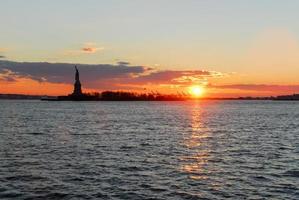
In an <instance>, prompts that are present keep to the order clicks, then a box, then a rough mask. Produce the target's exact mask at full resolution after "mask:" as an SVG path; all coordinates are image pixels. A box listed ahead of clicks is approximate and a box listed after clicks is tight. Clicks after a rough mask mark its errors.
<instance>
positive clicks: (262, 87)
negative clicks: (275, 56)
mask: <svg viewBox="0 0 299 200" xmlns="http://www.w3.org/2000/svg"><path fill="white" fill-rule="evenodd" d="M209 87H210V88H218V89H237V90H247V91H260V92H278V91H283V92H296V91H297V92H298V91H299V85H267V84H234V85H209Z"/></svg>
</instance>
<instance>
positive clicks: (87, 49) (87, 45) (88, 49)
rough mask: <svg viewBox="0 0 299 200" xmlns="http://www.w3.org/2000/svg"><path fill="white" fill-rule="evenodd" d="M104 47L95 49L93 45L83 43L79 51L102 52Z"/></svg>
mask: <svg viewBox="0 0 299 200" xmlns="http://www.w3.org/2000/svg"><path fill="white" fill-rule="evenodd" d="M103 49H104V47H97V46H96V44H95V43H91V42H89V43H85V44H84V46H83V47H82V48H81V51H82V52H84V53H95V52H97V51H99V50H103Z"/></svg>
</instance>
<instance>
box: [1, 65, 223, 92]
mask: <svg viewBox="0 0 299 200" xmlns="http://www.w3.org/2000/svg"><path fill="white" fill-rule="evenodd" d="M75 65H77V67H78V68H79V71H80V74H81V80H82V84H83V86H84V87H85V88H90V89H119V88H125V87H130V88H135V87H142V86H143V85H146V84H153V85H155V84H156V85H159V84H170V85H171V84H172V85H180V86H185V85H188V84H197V83H199V82H200V81H203V80H205V79H207V78H209V77H215V76H221V73H219V72H212V71H205V70H182V71H179V70H163V71H159V70H155V69H154V68H152V67H145V66H141V65H137V66H134V65H130V63H128V62H123V61H121V62H118V63H117V64H94V65H89V64H69V63H47V62H13V61H0V75H1V74H2V75H3V76H4V75H5V76H6V79H7V78H8V77H12V78H14V79H18V78H28V79H32V80H35V81H39V82H49V83H65V84H73V82H74V66H75Z"/></svg>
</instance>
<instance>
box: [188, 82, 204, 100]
mask: <svg viewBox="0 0 299 200" xmlns="http://www.w3.org/2000/svg"><path fill="white" fill-rule="evenodd" d="M190 93H191V94H192V96H194V97H196V98H198V97H201V96H202V95H203V93H204V88H203V87H201V86H198V85H195V86H192V87H190Z"/></svg>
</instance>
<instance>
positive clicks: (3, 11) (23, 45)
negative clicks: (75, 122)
mask: <svg viewBox="0 0 299 200" xmlns="http://www.w3.org/2000/svg"><path fill="white" fill-rule="evenodd" d="M298 7H299V1H296V0H284V1H281V0H221V1H219V0H209V1H207V0H109V1H108V0H106V1H104V0H84V1H82V0H72V1H70V0H51V1H48V0H26V1H24V0H23V1H22V0H1V6H0V24H1V28H0V36H1V37H0V93H22V94H42V95H46V94H47V95H62V94H68V93H70V92H71V91H72V87H73V86H72V84H73V81H74V80H73V78H74V65H75V64H77V65H78V68H79V71H80V72H81V82H82V85H83V87H84V90H85V91H103V90H130V91H139V92H150V91H158V92H163V93H177V92H186V91H188V88H189V87H191V86H192V85H200V86H201V87H204V88H205V95H206V96H210V97H237V96H270V95H281V94H291V93H296V92H297V93H299V78H298V75H299V43H298V38H299V23H298V19H299V12H298V11H297V8H298Z"/></svg>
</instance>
